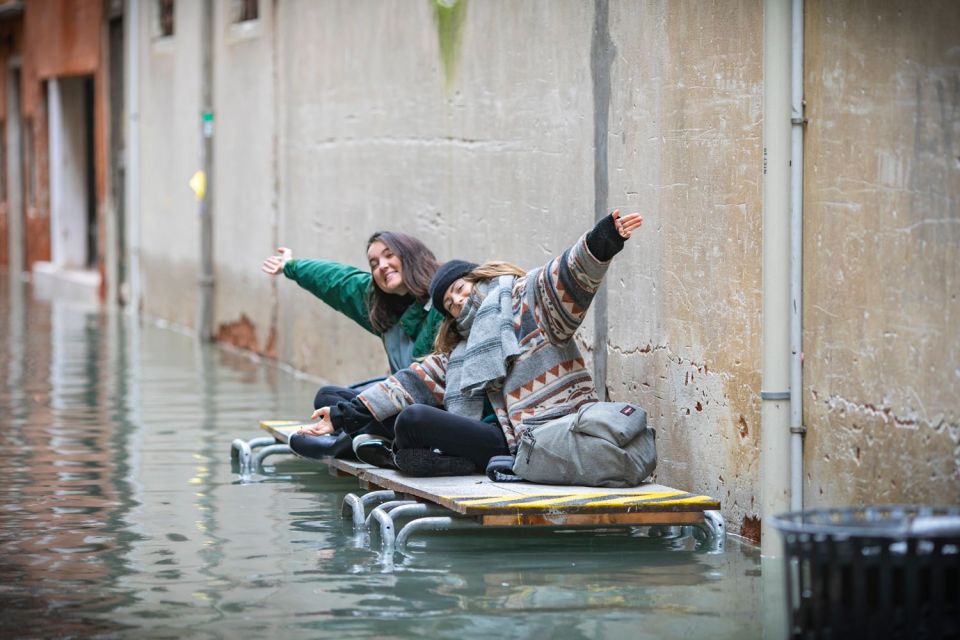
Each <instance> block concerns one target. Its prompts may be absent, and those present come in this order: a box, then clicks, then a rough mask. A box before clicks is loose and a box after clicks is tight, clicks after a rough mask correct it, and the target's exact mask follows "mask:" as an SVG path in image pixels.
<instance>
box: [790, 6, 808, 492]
mask: <svg viewBox="0 0 960 640" xmlns="http://www.w3.org/2000/svg"><path fill="white" fill-rule="evenodd" d="M792 10H793V16H792V19H791V25H790V26H791V35H790V45H791V46H790V49H791V54H790V356H791V357H790V510H791V511H800V510H801V509H803V434H804V431H805V429H804V427H803V127H804V117H803V0H793V7H792Z"/></svg>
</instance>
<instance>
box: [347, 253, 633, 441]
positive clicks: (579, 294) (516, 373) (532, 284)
mask: <svg viewBox="0 0 960 640" xmlns="http://www.w3.org/2000/svg"><path fill="white" fill-rule="evenodd" d="M586 238H587V236H586V234H585V235H584V236H582V237H581V238H580V240H579V241H577V243H576V244H575V245H573V246H572V247H570V248H569V249H567V250H566V251H564V252H563V254H562V255H560V256H558V257H556V258H553V259H552V260H550V262H548V263H547V264H546V265H544V266H543V267H540V268H538V269H534V270H533V271H531V272H530V273H528V274H527V275H526V276H525V277H522V278H517V281H516V283H515V284H514V286H513V296H512V301H513V318H514V323H513V324H514V329H515V331H516V335H517V341H518V342H519V344H520V355H519V356H517V357H516V358H515V359H514V360H512V362H511V363H510V364H509V365H508V370H507V375H506V377H505V378H504V380H503V385H502V387H501V388H499V389H494V390H490V391H488V392H487V396H488V399H489V400H490V404H491V405H492V406H493V409H494V411H495V412H496V416H497V420H498V422H499V424H500V427H501V428H502V429H503V434H504V436H505V437H506V440H507V445H508V446H509V448H510V452H511V453H515V452H516V446H517V441H518V440H519V438H520V436H521V434H522V433H523V432H524V431H525V430H526V429H527V428H529V427H530V426H532V425H534V424H539V423H541V422H545V421H547V420H552V419H554V418H558V417H560V416H564V415H567V414H570V413H573V412H575V411H576V410H577V409H578V408H579V407H580V406H581V405H583V404H584V403H587V402H596V401H597V393H596V386H595V385H594V383H593V378H592V377H591V376H590V372H589V371H588V370H587V368H586V366H585V364H584V360H583V356H582V355H581V354H580V350H579V349H578V348H577V345H576V342H575V341H574V340H573V339H572V338H573V334H574V333H575V332H576V330H577V328H578V327H579V326H580V324H581V323H582V322H583V319H584V317H585V316H586V313H587V309H588V308H589V307H590V302H591V301H592V300H593V296H594V294H596V292H597V289H598V288H599V287H600V282H601V280H602V279H603V275H604V274H605V273H606V271H607V267H608V266H609V264H610V261H609V260H608V261H606V262H604V261H601V260H599V259H597V258H596V257H594V255H593V254H592V253H591V252H590V250H589V248H588V247H587V242H586ZM621 246H622V245H621ZM446 368H447V356H445V355H442V354H438V353H434V354H432V355H429V356H427V357H426V358H424V359H423V361H421V362H417V363H414V364H412V365H411V366H410V367H409V368H408V369H402V370H400V371H398V372H397V373H396V374H394V375H393V376H391V377H389V378H387V379H386V380H385V381H383V382H381V383H378V384H376V385H374V386H372V387H370V388H369V389H367V390H366V391H364V392H363V393H361V394H360V396H359V400H360V401H361V402H363V404H364V405H365V406H366V407H367V409H368V410H369V411H370V413H371V414H373V417H374V418H376V419H377V420H381V421H382V420H384V419H386V418H389V417H390V416H393V415H396V414H398V413H400V411H401V410H403V408H404V407H406V406H408V405H411V404H427V405H431V406H434V407H439V408H445V406H444V401H443V400H444V394H445V382H446Z"/></svg>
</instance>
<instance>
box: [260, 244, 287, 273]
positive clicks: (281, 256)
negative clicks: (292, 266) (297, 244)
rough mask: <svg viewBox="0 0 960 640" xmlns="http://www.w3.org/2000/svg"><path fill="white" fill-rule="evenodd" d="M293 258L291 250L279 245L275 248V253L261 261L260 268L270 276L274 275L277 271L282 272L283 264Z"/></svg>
mask: <svg viewBox="0 0 960 640" xmlns="http://www.w3.org/2000/svg"><path fill="white" fill-rule="evenodd" d="M292 258H293V251H290V249H287V248H286V247H280V248H279V249H277V255H275V256H270V257H269V258H267V259H266V260H264V261H263V266H262V267H260V269H261V270H262V271H263V272H264V273H267V274H269V275H271V276H275V275H277V274H279V273H283V266H284V265H285V264H287V262H288V261H289V260H291V259H292Z"/></svg>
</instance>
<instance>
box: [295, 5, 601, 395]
mask: <svg viewBox="0 0 960 640" xmlns="http://www.w3.org/2000/svg"><path fill="white" fill-rule="evenodd" d="M466 6H467V11H466V16H465V17H464V20H463V23H462V25H463V26H462V31H461V32H460V33H459V38H458V36H457V32H456V29H454V28H453V27H446V26H445V25H447V24H448V23H447V22H446V21H445V20H444V21H440V20H438V19H437V15H436V14H435V12H434V10H433V8H432V5H431V3H430V2H415V3H402V2H392V3H364V2H360V3H357V2H352V1H345V2H326V3H315V2H289V3H283V4H281V5H280V13H281V15H280V17H279V24H278V34H279V35H278V37H279V39H280V54H279V69H280V73H281V78H282V80H281V82H282V94H281V98H280V101H281V104H283V105H285V109H284V113H283V116H282V118H283V120H284V122H283V125H282V127H283V128H282V136H281V145H280V147H281V155H280V161H281V166H280V172H279V175H280V180H281V185H282V187H281V196H280V197H281V215H280V220H279V237H280V239H281V240H282V241H284V242H288V243H291V244H294V246H293V248H294V250H295V253H296V254H299V255H313V256H319V257H327V258H330V259H334V260H341V261H344V262H349V263H351V264H357V265H360V266H362V265H364V256H365V254H364V248H365V242H366V239H367V237H369V235H370V234H371V233H372V232H373V231H375V230H377V229H396V230H400V231H404V232H407V233H411V234H413V235H416V236H418V237H420V238H422V239H423V240H424V241H425V242H426V243H427V244H428V245H429V246H430V247H431V248H433V250H434V251H435V253H436V254H437V256H438V257H439V258H440V259H441V260H445V259H449V258H451V257H454V256H458V257H463V258H469V259H474V260H483V259H489V258H494V257H499V258H503V259H509V260H513V261H515V262H518V263H520V264H522V265H525V266H533V265H536V264H538V263H539V262H541V261H543V260H545V259H546V258H547V257H548V256H550V255H552V254H553V252H555V251H559V250H561V249H562V248H563V245H564V244H566V243H570V242H572V241H573V240H575V239H576V237H577V235H578V234H579V233H580V232H581V231H582V230H585V229H586V228H588V226H589V225H590V221H591V220H592V218H593V213H592V199H593V182H592V171H593V167H592V151H591V139H592V138H591V136H592V122H591V117H590V114H591V110H592V99H591V90H590V24H591V20H592V6H591V5H589V4H584V3H570V4H565V5H562V6H558V5H556V4H555V3H551V2H525V3H520V4H515V3H470V4H469V5H466ZM441 42H447V43H451V44H449V46H447V47H446V55H447V59H448V60H450V61H454V59H455V61H456V62H455V65H453V64H451V65H450V67H449V68H448V70H447V69H445V67H444V64H443V60H444V55H445V53H444V50H443V49H442V48H441V44H440V43H441ZM457 42H459V44H456V43H457ZM557 43H563V44H562V46H557ZM447 72H448V73H449V75H448V73H447ZM448 78H449V79H448ZM494 239H495V240H494ZM281 291H282V297H281V300H282V302H283V305H282V309H283V313H282V315H281V320H280V322H281V325H280V331H279V336H280V351H279V354H280V357H281V358H283V359H285V360H289V361H291V362H293V364H294V365H295V366H297V367H304V368H307V369H310V370H312V371H315V372H317V373H320V374H321V375H324V376H327V377H333V378H337V379H341V380H350V379H353V378H357V377H361V376H363V375H367V374H370V373H377V372H380V371H384V370H385V369H386V365H385V358H384V356H383V354H382V348H381V347H380V345H379V343H378V342H377V341H376V340H371V339H368V338H364V337H363V333H362V331H361V330H359V329H357V328H356V327H355V326H353V325H352V324H351V323H349V322H347V321H344V320H340V319H339V318H335V317H334V314H333V313H332V312H330V311H329V310H327V309H325V308H323V307H322V306H321V305H319V304H316V303H315V302H312V301H311V300H310V299H309V298H308V297H306V294H303V293H301V292H299V291H296V290H294V288H292V287H291V286H290V285H289V284H287V285H286V286H282V287H281ZM317 327H323V328H324V329H323V331H322V332H320V331H317V329H316V328H317ZM371 363H374V367H373V368H371ZM332 367H335V369H331V368H332ZM331 371H333V373H331Z"/></svg>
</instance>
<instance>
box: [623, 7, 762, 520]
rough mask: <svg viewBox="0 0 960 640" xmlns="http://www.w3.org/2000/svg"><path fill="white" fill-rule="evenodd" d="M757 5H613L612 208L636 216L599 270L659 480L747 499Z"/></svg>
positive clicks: (754, 401)
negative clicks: (604, 274)
mask: <svg viewBox="0 0 960 640" xmlns="http://www.w3.org/2000/svg"><path fill="white" fill-rule="evenodd" d="M762 9H763V7H762V2H760V1H759V0H756V1H753V0H749V1H743V2H696V3H692V2H690V3H677V2H662V3H636V2H629V1H626V0H625V1H624V2H617V3H611V6H610V20H609V24H610V30H611V38H612V41H613V44H614V47H615V48H616V55H615V56H614V58H613V64H612V67H611V83H610V84H611V88H612V91H611V94H612V95H611V115H610V122H609V136H608V140H609V158H610V160H609V174H610V175H609V204H610V206H611V207H614V206H620V207H622V208H625V209H630V210H634V209H636V210H639V211H641V212H643V213H644V214H645V215H646V218H645V220H646V225H645V227H644V228H643V230H642V231H641V233H639V234H638V235H637V237H636V239H635V240H632V241H631V242H630V243H629V244H628V248H627V249H626V251H625V252H624V255H623V256H621V257H618V258H617V260H616V262H615V263H614V265H613V268H612V270H611V273H610V275H609V277H608V280H607V282H608V286H609V288H610V289H609V290H610V311H609V321H608V326H609V332H610V340H609V342H610V352H609V365H608V369H609V374H608V375H609V380H608V386H609V388H610V393H611V395H612V397H614V398H621V399H626V398H633V399H636V400H639V401H640V402H641V404H643V406H644V407H646V409H647V411H648V412H649V415H650V420H651V423H652V424H653V425H654V426H655V427H656V428H657V436H658V445H659V446H658V448H659V458H660V461H659V466H658V470H657V479H658V480H659V481H661V482H664V483H666V484H669V485H671V486H682V487H686V488H689V489H690V490H693V491H701V492H705V493H708V494H709V495H714V496H717V497H719V498H720V499H721V500H722V501H723V505H724V510H725V512H726V514H727V517H728V519H729V522H728V527H729V530H730V531H731V532H734V533H739V532H740V531H741V530H743V528H744V527H745V526H746V528H747V530H746V533H748V534H752V531H751V530H750V528H751V527H752V526H755V525H754V523H753V520H752V518H755V517H756V515H757V512H758V508H759V506H758V504H757V502H758V498H759V493H758V492H759V449H758V444H759V437H760V433H759V426H760V413H759V409H760V408H759V398H758V391H759V388H760V329H761V327H760V318H761V298H760V257H761V192H760V180H761V168H762V143H761V133H762V117H761V116H762V102H761V98H762V86H763V85H762V80H763V61H762V50H763V13H762Z"/></svg>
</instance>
